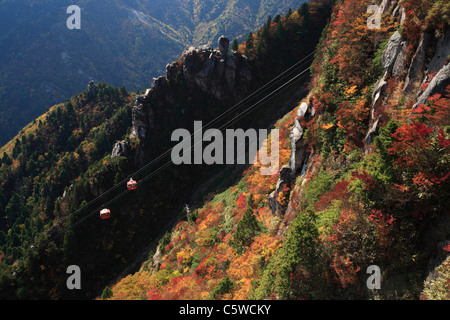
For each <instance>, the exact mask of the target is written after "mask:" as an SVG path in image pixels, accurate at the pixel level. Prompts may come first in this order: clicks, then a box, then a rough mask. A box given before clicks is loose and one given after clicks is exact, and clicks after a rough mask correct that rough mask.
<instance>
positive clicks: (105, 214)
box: [100, 209, 111, 220]
mask: <svg viewBox="0 0 450 320" xmlns="http://www.w3.org/2000/svg"><path fill="white" fill-rule="evenodd" d="M100 218H101V219H102V220H105V219H109V218H111V210H109V209H103V210H102V211H100Z"/></svg>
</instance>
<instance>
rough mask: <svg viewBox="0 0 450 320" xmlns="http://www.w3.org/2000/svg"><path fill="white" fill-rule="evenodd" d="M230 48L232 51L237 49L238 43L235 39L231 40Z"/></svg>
mask: <svg viewBox="0 0 450 320" xmlns="http://www.w3.org/2000/svg"><path fill="white" fill-rule="evenodd" d="M231 50H233V51H238V50H239V43H238V41H237V39H234V40H233V42H232V43H231Z"/></svg>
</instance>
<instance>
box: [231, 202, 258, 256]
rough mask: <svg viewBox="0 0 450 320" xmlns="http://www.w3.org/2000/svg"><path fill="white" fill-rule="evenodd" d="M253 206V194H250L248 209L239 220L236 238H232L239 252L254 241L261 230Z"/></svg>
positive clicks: (233, 244)
mask: <svg viewBox="0 0 450 320" xmlns="http://www.w3.org/2000/svg"><path fill="white" fill-rule="evenodd" d="M253 207H254V201H253V194H250V196H249V198H248V200H247V211H246V212H245V214H244V216H243V217H242V219H241V221H239V223H238V225H237V227H236V233H235V234H234V238H233V239H232V240H231V245H232V246H233V247H234V248H235V249H236V250H237V252H238V254H242V253H243V252H244V251H245V250H246V249H247V248H248V247H249V246H250V245H251V244H252V243H253V240H254V239H255V237H256V235H258V233H259V232H261V228H260V226H259V224H258V220H257V219H256V216H255V215H254V213H253Z"/></svg>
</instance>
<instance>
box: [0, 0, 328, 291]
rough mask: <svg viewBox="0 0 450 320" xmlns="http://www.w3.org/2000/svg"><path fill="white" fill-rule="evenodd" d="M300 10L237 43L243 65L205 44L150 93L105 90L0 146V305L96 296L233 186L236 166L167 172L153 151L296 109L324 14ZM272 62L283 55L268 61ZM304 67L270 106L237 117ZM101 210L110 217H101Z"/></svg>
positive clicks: (265, 123) (318, 7)
mask: <svg viewBox="0 0 450 320" xmlns="http://www.w3.org/2000/svg"><path fill="white" fill-rule="evenodd" d="M306 9H307V6H302V7H301V8H300V9H299V10H295V11H294V12H290V15H289V17H285V18H281V17H280V16H278V17H274V22H273V23H272V22H271V21H269V23H266V24H265V26H264V27H263V28H262V29H261V30H263V29H264V30H266V31H265V32H266V33H265V34H264V36H263V34H262V31H260V32H259V33H256V34H255V41H254V45H255V47H252V46H250V45H247V46H246V45H245V44H242V45H241V47H244V46H245V47H246V49H247V50H246V51H247V53H248V54H249V55H248V57H246V56H244V55H242V53H239V52H234V51H229V52H227V53H223V52H221V51H219V50H216V49H213V48H208V47H201V48H193V49H190V50H186V51H185V52H184V53H183V54H182V55H181V57H180V58H179V59H178V60H177V61H174V62H173V63H171V64H169V65H168V67H167V70H166V74H165V76H162V77H159V78H156V79H154V81H153V84H152V86H151V87H150V88H149V89H147V91H146V93H145V94H141V95H136V94H134V93H131V94H130V93H128V92H127V90H126V89H125V88H124V87H122V88H120V89H118V88H115V87H113V86H110V85H106V84H104V83H100V84H98V88H97V90H95V89H93V90H90V89H86V90H85V91H84V92H82V93H81V94H78V95H76V96H74V97H72V98H71V99H68V100H67V101H66V103H64V104H61V105H57V106H54V107H52V108H51V109H50V110H49V112H48V113H46V114H44V115H43V116H42V117H40V118H38V119H36V121H34V122H32V123H30V124H29V125H28V126H27V127H25V128H24V130H22V132H21V133H19V135H18V136H17V137H16V138H15V139H13V140H12V141H11V142H10V143H8V144H6V145H5V147H3V148H1V150H0V154H2V156H1V168H0V177H1V185H0V188H1V190H0V191H1V192H0V194H1V197H0V219H1V220H0V221H1V226H2V229H1V231H0V246H1V249H0V250H1V251H0V252H1V257H0V260H1V262H0V288H1V290H0V294H1V295H2V298H21V299H32V298H33V299H35V298H38V299H39V298H40V299H49V298H51V299H60V298H93V297H95V296H96V295H97V294H98V292H99V291H100V292H101V290H102V289H103V288H104V287H105V285H106V284H107V283H110V282H111V281H112V280H113V279H115V278H116V277H117V276H118V275H119V274H120V273H121V271H123V270H124V269H125V268H126V267H127V266H129V265H130V264H131V263H132V262H133V261H135V259H136V256H138V255H139V254H140V253H141V252H142V250H144V249H145V248H147V246H148V245H150V244H151V243H152V242H153V241H155V240H157V239H159V236H161V234H160V233H161V230H166V228H167V226H170V225H172V224H173V223H174V222H176V220H177V218H178V216H179V214H180V212H182V208H183V205H184V204H185V203H188V202H190V200H191V199H192V198H195V197H197V196H201V195H202V194H204V192H205V191H203V190H202V189H203V188H206V189H208V190H215V189H214V187H215V185H214V184H215V183H217V180H214V179H211V177H214V176H216V175H218V174H221V175H222V176H225V177H226V178H225V179H221V180H219V181H220V183H219V184H222V185H228V184H229V183H230V182H231V181H232V179H233V178H234V175H235V174H236V172H238V173H239V172H240V171H241V170H242V167H239V166H237V167H234V166H220V165H219V166H208V165H181V166H171V167H170V169H169V168H168V167H167V166H163V165H164V164H165V163H167V162H169V165H170V164H171V161H170V157H169V155H168V154H167V153H166V154H165V156H164V157H163V156H160V155H161V154H163V153H164V152H165V151H167V150H170V147H172V146H173V145H174V143H173V142H172V141H171V133H172V132H173V131H174V130H175V129H178V128H186V129H188V130H190V131H191V132H192V128H193V122H194V121H195V120H197V121H203V122H204V123H205V124H206V123H207V122H208V121H210V120H212V119H215V118H216V117H217V116H218V115H220V114H223V113H224V112H225V111H228V112H227V113H226V116H225V117H222V118H221V119H220V121H217V122H216V123H215V125H217V127H220V126H221V125H223V124H226V123H227V122H229V121H230V120H233V125H234V126H236V127H239V128H243V129H246V128H268V127H270V126H271V125H272V124H273V122H274V120H273V119H274V116H273V114H274V113H275V114H278V113H284V112H285V111H286V109H285V108H286V103H287V102H289V101H290V99H293V100H294V101H298V99H299V97H300V96H301V95H302V94H303V91H302V90H298V88H302V87H303V88H304V86H303V84H304V80H305V79H306V78H307V76H308V72H307V71H308V66H309V64H310V63H311V60H312V52H311V51H309V50H308V51H305V50H304V47H307V48H314V47H315V46H316V44H317V42H318V39H319V37H320V34H321V30H322V28H323V27H324V26H325V24H326V20H327V19H328V17H329V14H330V7H329V5H324V4H321V2H318V3H317V4H315V5H313V6H312V9H311V12H309V11H308V10H306ZM305 30H310V32H304V31H305ZM287 44H289V45H287ZM257 48H259V49H258V50H257ZM278 56H282V57H283V58H284V59H276V60H273V58H274V57H278ZM299 60H301V62H302V63H299V64H297V66H296V67H295V68H293V69H292V70H291V72H289V73H286V74H285V76H284V77H282V78H280V79H278V81H275V82H272V83H269V84H268V86H266V87H264V88H265V89H264V90H259V91H255V90H257V89H259V88H261V87H262V86H263V85H264V84H266V83H267V82H268V80H272V79H273V78H274V77H275V76H277V75H278V73H279V72H280V70H286V69H288V68H289V67H290V66H291V65H292V61H299ZM300 71H302V72H301V74H300V75H301V76H302V77H299V76H297V77H296V78H295V79H294V80H296V81H291V86H290V87H287V88H285V90H284V92H283V96H282V97H279V98H278V99H279V100H275V103H273V100H272V101H265V103H259V104H258V109H256V110H255V111H254V112H253V113H250V114H247V113H244V114H241V113H242V112H243V111H244V110H246V108H248V107H249V106H251V105H253V104H254V103H256V102H257V101H259V100H261V99H262V98H263V97H265V96H266V95H267V94H268V93H270V92H271V91H272V90H274V89H276V88H278V86H280V85H281V84H283V83H284V82H283V81H286V80H287V79H291V78H292V77H293V76H294V75H296V74H297V73H299V72H300ZM296 86H297V87H296ZM252 93H254V95H251V96H250V97H249V96H248V95H249V94H252ZM244 97H248V99H245V100H242V99H243V98H244ZM236 103H238V104H236ZM232 106H240V108H237V107H235V108H231V107H232ZM234 118H236V119H237V120H238V121H236V120H235V119H234ZM162 166H163V168H165V169H166V170H164V171H163V170H160V168H161V167H162ZM132 174H133V178H135V179H136V180H138V181H139V183H140V184H139V187H138V190H136V191H135V192H133V193H131V192H129V191H127V190H126V182H127V180H128V179H129V178H130V176H131V175H132ZM105 206H107V207H108V208H109V209H110V210H111V212H112V218H111V219H110V220H106V221H102V220H100V218H99V211H100V209H101V208H103V207H105ZM72 264H75V265H78V266H79V267H80V268H81V270H82V272H83V287H82V290H80V291H78V290H75V291H70V290H68V289H67V287H66V280H67V274H66V269H67V266H68V265H72ZM30 279H31V281H30Z"/></svg>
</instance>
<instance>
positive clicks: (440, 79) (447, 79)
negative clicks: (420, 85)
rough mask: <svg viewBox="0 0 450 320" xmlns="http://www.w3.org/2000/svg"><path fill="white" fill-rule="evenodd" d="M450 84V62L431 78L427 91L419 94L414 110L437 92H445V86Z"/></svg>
mask: <svg viewBox="0 0 450 320" xmlns="http://www.w3.org/2000/svg"><path fill="white" fill-rule="evenodd" d="M448 85H450V63H449V64H447V65H446V66H444V67H443V68H442V69H441V70H440V71H439V72H438V73H437V74H436V76H435V77H434V78H433V80H431V82H430V84H429V85H428V87H427V88H426V89H425V91H424V92H423V93H422V94H421V95H420V96H419V98H418V99H417V102H416V103H415V104H414V106H413V108H412V109H413V110H414V109H416V108H417V107H418V106H419V105H421V104H424V103H425V102H426V101H427V99H428V98H429V97H431V96H432V95H434V94H435V93H443V92H444V90H445V88H446V87H447V86H448Z"/></svg>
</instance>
